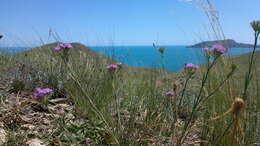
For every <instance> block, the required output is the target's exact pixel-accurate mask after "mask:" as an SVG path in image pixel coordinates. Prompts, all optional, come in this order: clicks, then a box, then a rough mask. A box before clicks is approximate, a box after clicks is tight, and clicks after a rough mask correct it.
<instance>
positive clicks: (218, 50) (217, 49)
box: [212, 44, 228, 55]
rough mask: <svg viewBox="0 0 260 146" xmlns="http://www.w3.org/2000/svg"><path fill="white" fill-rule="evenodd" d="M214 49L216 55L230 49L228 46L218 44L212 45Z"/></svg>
mask: <svg viewBox="0 0 260 146" xmlns="http://www.w3.org/2000/svg"><path fill="white" fill-rule="evenodd" d="M212 50H213V52H214V53H215V54H216V55H221V54H224V53H226V52H227V51H228V49H227V48H225V47H223V46H222V45H219V44H216V45H213V46H212Z"/></svg>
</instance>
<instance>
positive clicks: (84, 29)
mask: <svg viewBox="0 0 260 146" xmlns="http://www.w3.org/2000/svg"><path fill="white" fill-rule="evenodd" d="M198 1H199V0H1V1H0V10H1V12H0V19H1V22H0V34H3V35H4V36H5V37H4V39H2V40H1V41H0V47H1V46H37V45H41V44H43V43H50V42H53V41H56V40H58V41H62V42H81V43H83V44H85V45H88V46H96V45H97V46H102V45H151V44H152V43H157V44H158V45H190V44H194V43H198V42H200V41H202V40H203V41H206V40H212V39H214V37H212V36H213V34H212V30H211V27H210V25H209V21H208V19H207V17H206V15H205V13H204V11H203V9H202V7H201V6H200V5H199V4H198ZM210 2H211V3H212V5H213V7H214V9H215V10H217V12H218V16H219V21H220V24H221V26H222V28H223V31H224V34H225V36H226V38H231V39H234V40H236V41H238V42H244V43H252V42H253V40H252V39H253V37H252V36H253V31H252V29H251V28H250V25H249V23H250V22H251V21H252V20H260V15H259V10H260V0H211V1H210ZM50 33H51V34H54V33H55V34H56V35H55V36H56V37H55V38H54V37H49V34H50ZM52 36H53V35H52Z"/></svg>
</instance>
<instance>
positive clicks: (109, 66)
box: [106, 62, 122, 71]
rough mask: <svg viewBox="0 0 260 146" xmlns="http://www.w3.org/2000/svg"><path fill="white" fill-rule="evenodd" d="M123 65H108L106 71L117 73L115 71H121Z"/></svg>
mask: <svg viewBox="0 0 260 146" xmlns="http://www.w3.org/2000/svg"><path fill="white" fill-rule="evenodd" d="M121 65H122V63H121V62H119V63H116V64H110V65H108V66H107V67H106V69H107V70H108V71H115V70H117V69H120V68H121Z"/></svg>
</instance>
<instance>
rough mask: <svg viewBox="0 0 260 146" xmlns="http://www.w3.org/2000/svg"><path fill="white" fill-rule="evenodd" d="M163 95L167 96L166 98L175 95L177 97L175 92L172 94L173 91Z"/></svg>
mask: <svg viewBox="0 0 260 146" xmlns="http://www.w3.org/2000/svg"><path fill="white" fill-rule="evenodd" d="M162 94H163V95H165V96H170V97H171V96H173V95H175V92H172V91H168V92H163V93H162Z"/></svg>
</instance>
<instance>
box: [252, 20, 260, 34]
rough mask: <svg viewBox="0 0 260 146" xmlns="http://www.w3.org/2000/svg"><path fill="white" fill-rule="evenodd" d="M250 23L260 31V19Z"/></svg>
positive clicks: (254, 28)
mask: <svg viewBox="0 0 260 146" xmlns="http://www.w3.org/2000/svg"><path fill="white" fill-rule="evenodd" d="M250 25H251V27H252V28H253V30H254V31H255V32H257V33H260V21H252V22H251V23H250Z"/></svg>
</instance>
